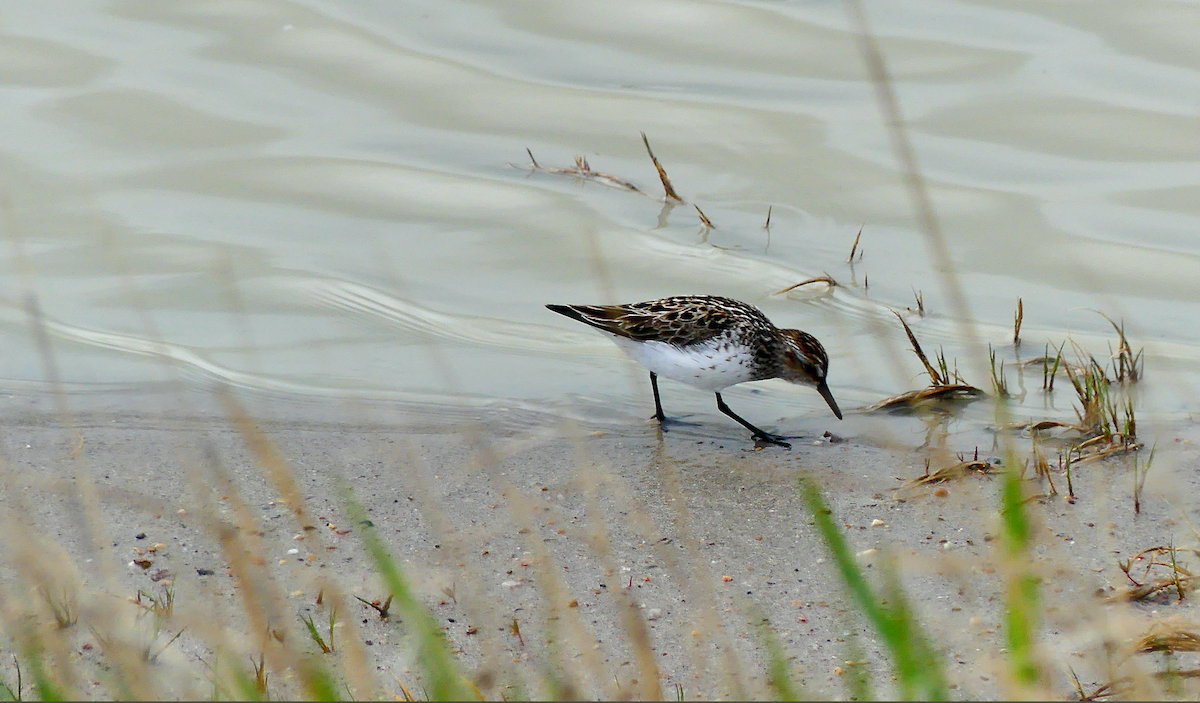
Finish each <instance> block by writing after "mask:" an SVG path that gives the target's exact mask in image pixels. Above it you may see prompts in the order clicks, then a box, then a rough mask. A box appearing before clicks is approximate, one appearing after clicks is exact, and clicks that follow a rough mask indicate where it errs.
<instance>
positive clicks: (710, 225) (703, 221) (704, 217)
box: [692, 203, 717, 229]
mask: <svg viewBox="0 0 1200 703" xmlns="http://www.w3.org/2000/svg"><path fill="white" fill-rule="evenodd" d="M692 207H694V208H696V212H697V213H698V214H699V215H700V223H701V224H703V225H704V226H705V227H707V228H709V229H716V227H717V226H716V225H714V224H713V223H712V220H710V219H708V215H705V214H704V211H703V210H701V209H700V206H699V205H696V204H695V203H693V204H692Z"/></svg>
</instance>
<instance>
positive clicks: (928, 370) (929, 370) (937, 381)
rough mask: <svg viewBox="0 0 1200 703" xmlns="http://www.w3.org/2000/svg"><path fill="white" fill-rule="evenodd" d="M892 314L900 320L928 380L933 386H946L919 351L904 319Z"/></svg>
mask: <svg viewBox="0 0 1200 703" xmlns="http://www.w3.org/2000/svg"><path fill="white" fill-rule="evenodd" d="M892 314H893V315H895V316H896V319H897V320H900V324H902V325H904V333H905V334H907V335H908V341H909V343H911V344H912V350H913V353H914V354H916V355H917V358H918V359H920V360H921V363H922V364H924V365H925V372H926V373H928V374H929V380H930V381H931V382H932V383H933V385H935V386H944V385H947V382H946V379H944V378H942V376H941V374H939V373H938V372H937V369H935V368H933V365H932V364H930V363H929V358H928V357H926V356H925V352H924V351H923V350H922V349H921V343H920V342H918V341H917V337H916V335H914V334H913V331H912V328H910V327H909V326H908V323H907V322H905V321H904V318H903V317H902V316H901V315H900V313H898V312H896V311H895V310H892Z"/></svg>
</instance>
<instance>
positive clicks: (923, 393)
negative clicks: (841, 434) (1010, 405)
mask: <svg viewBox="0 0 1200 703" xmlns="http://www.w3.org/2000/svg"><path fill="white" fill-rule="evenodd" d="M984 395H987V394H986V393H984V392H983V391H981V390H979V389H978V388H976V387H975V386H971V385H967V384H965V383H951V384H949V385H944V386H929V387H927V388H921V389H919V390H915V391H905V392H904V393H899V394H897V395H894V396H892V397H890V398H884V399H883V400H881V401H879V402H878V403H875V404H874V405H871V406H869V407H867V412H875V411H878V410H892V411H894V410H922V409H935V408H938V407H945V406H948V405H950V404H952V403H956V402H961V401H964V400H974V399H976V398H979V397H981V396H984Z"/></svg>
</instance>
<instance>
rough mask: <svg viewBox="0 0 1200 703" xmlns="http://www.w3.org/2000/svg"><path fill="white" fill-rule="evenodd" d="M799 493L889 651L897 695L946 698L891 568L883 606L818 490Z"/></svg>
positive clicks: (937, 666) (934, 660)
mask: <svg viewBox="0 0 1200 703" xmlns="http://www.w3.org/2000/svg"><path fill="white" fill-rule="evenodd" d="M801 490H802V492H803V493H804V499H805V502H807V503H808V508H809V511H810V512H812V514H813V519H814V521H815V522H816V527H817V532H818V534H820V535H821V537H822V539H824V541H825V546H826V548H827V549H828V550H829V552H830V554H831V555H832V556H833V560H834V563H835V564H836V565H837V568H838V572H839V573H840V574H841V576H842V582H843V583H844V584H845V586H846V589H847V590H848V591H849V592H850V595H851V597H852V598H853V599H854V602H855V604H856V605H857V606H858V609H859V610H860V611H862V613H863V615H864V616H866V618H867V621H868V622H869V623H870V624H871V625H872V626H873V627H874V628H875V630H876V631H877V632H878V633H879V635H880V637H881V638H882V639H883V642H884V644H885V645H886V646H887V648H888V651H889V652H890V653H891V658H892V667H893V669H894V671H895V674H896V684H897V686H898V687H899V689H900V695H901V697H902V698H905V699H908V700H914V699H920V700H945V699H946V697H947V687H946V677H945V671H944V668H943V666H942V663H941V659H940V657H939V656H938V654H937V652H936V651H934V649H933V647H932V646H931V645H930V643H929V642H930V641H929V639H928V638H927V637H925V635H924V634H923V633H922V632H921V629H920V625H919V624H918V623H917V621H916V618H915V617H914V614H913V611H912V609H911V608H910V607H909V605H908V601H907V599H906V598H905V597H904V594H903V591H902V589H901V587H900V581H899V578H898V577H897V576H896V573H895V570H894V568H891V567H887V569H886V572H885V575H886V577H887V587H886V594H887V603H888V605H887V606H886V607H885V606H884V605H883V602H882V601H881V600H880V599H879V598H878V597H877V596H876V595H875V592H874V591H873V590H872V588H871V586H870V584H868V583H867V580H866V577H865V576H864V575H863V573H862V570H861V569H859V568H858V564H857V563H856V562H855V561H854V557H853V556H852V555H851V554H850V548H849V547H848V546H847V544H846V539H845V537H843V536H842V533H841V530H839V529H838V527H837V525H836V524H835V523H834V521H833V517H832V514H833V513H832V511H831V510H830V509H829V507H828V506H827V505H826V504H825V499H824V498H822V497H821V493H820V491H818V490H817V487H816V486H815V485H814V484H813V483H812V482H811V481H807V480H804V481H802V482H801Z"/></svg>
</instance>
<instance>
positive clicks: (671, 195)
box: [642, 132, 686, 203]
mask: <svg viewBox="0 0 1200 703" xmlns="http://www.w3.org/2000/svg"><path fill="white" fill-rule="evenodd" d="M642 143H643V144H645V145H646V153H647V154H649V155H650V160H651V161H653V162H654V168H655V169H657V170H658V179H659V180H660V181H662V185H663V190H664V191H665V192H666V194H667V200H674V201H676V202H680V203H682V202H686V201H685V200H684V199H683V198H681V197H679V193H676V192H675V187H674V186H672V185H671V179H670V178H667V171H666V169H664V168H663V167H662V164H660V163H659V162H658V157H657V156H655V155H654V150H653V149H651V148H650V140H649V139H648V138H647V137H646V133H645V132H642Z"/></svg>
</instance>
